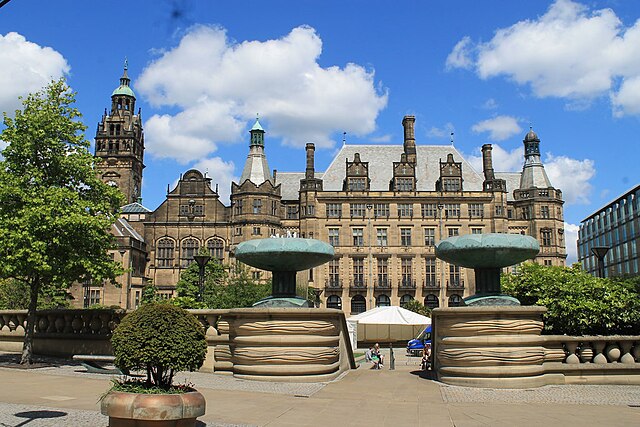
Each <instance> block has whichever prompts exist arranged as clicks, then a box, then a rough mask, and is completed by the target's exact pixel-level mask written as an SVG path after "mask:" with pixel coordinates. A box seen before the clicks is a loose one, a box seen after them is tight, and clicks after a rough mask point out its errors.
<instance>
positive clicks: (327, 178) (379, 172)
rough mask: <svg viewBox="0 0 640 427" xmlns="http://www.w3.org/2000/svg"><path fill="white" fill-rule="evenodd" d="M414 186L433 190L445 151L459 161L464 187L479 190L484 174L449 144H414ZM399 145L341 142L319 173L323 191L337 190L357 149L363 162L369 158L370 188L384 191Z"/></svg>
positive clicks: (445, 157)
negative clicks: (321, 174)
mask: <svg viewBox="0 0 640 427" xmlns="http://www.w3.org/2000/svg"><path fill="white" fill-rule="evenodd" d="M416 149H417V156H416V157H417V167H416V179H417V183H416V189H417V190H418V191H435V188H436V181H437V180H438V178H439V177H440V160H442V161H446V160H447V154H453V158H454V160H455V161H457V162H462V178H463V183H462V187H463V189H464V191H482V183H483V181H484V177H483V176H482V175H481V174H479V173H478V172H476V171H475V170H474V169H473V167H472V166H471V164H470V163H469V162H467V160H466V159H464V158H463V157H462V155H461V154H460V152H458V150H456V148H455V147H453V146H451V145H423V146H417V147H416ZM403 152H404V151H403V147H402V145H348V144H347V145H343V146H342V148H341V149H340V151H339V152H338V154H337V155H336V157H335V158H334V159H333V161H332V162H331V164H330V165H329V167H328V168H327V170H326V171H325V172H324V174H323V177H322V178H323V180H324V184H323V186H324V190H325V191H341V190H342V183H343V181H344V179H345V173H346V167H345V166H346V160H347V159H348V160H349V161H353V158H354V155H355V153H360V159H361V160H362V161H363V162H369V178H370V179H371V187H370V189H371V191H388V190H389V182H390V181H391V179H392V178H393V162H398V161H400V156H401V155H402V153H403Z"/></svg>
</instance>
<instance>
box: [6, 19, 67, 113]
mask: <svg viewBox="0 0 640 427" xmlns="http://www.w3.org/2000/svg"><path fill="white" fill-rule="evenodd" d="M69 69H70V67H69V64H68V63H67V61H66V60H65V59H64V57H63V56H62V55H61V54H60V53H58V52H56V51H55V50H53V49H52V48H50V47H42V46H39V45H37V44H35V43H32V42H30V41H27V40H26V39H25V38H24V36H22V35H20V34H18V33H14V32H11V33H7V34H6V35H4V36H3V35H2V34H0V88H2V90H0V112H3V111H5V112H7V113H10V114H12V115H13V112H14V111H15V110H16V109H17V108H19V107H20V105H21V103H20V101H19V100H18V97H19V96H25V95H27V94H28V93H30V92H35V91H38V90H40V89H42V88H43V87H44V86H46V85H47V84H48V83H49V82H50V81H51V80H55V79H58V78H60V77H62V76H63V75H65V74H66V73H68V72H69Z"/></svg>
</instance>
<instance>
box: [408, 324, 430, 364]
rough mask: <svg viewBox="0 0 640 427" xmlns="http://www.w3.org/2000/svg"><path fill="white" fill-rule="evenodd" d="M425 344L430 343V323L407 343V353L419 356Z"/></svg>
mask: <svg viewBox="0 0 640 427" xmlns="http://www.w3.org/2000/svg"><path fill="white" fill-rule="evenodd" d="M426 344H429V345H431V325H429V326H427V327H426V328H425V329H424V331H422V332H420V334H419V335H418V336H417V337H416V338H415V339H412V340H411V341H409V342H408V343H407V355H409V356H421V355H422V350H423V349H424V347H425V345H426Z"/></svg>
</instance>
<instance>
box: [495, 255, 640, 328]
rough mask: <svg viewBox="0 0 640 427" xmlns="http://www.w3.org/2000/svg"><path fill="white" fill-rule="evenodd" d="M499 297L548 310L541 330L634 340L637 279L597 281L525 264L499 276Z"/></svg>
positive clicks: (576, 270) (575, 271)
mask: <svg viewBox="0 0 640 427" xmlns="http://www.w3.org/2000/svg"><path fill="white" fill-rule="evenodd" d="M501 282H502V290H503V292H504V293H506V294H508V295H511V296H514V297H516V298H518V299H519V300H520V302H521V303H522V305H540V306H545V307H547V309H548V311H547V313H546V317H545V331H546V332H547V333H551V334H567V335H615V334H624V335H629V334H631V335H637V334H638V333H640V294H639V293H638V287H637V280H634V279H600V278H596V277H593V276H591V275H590V274H588V273H586V272H585V271H583V270H582V269H581V268H580V267H579V266H578V265H574V266H573V267H546V266H542V265H538V264H531V263H526V264H523V265H522V266H521V268H520V269H519V272H518V273H517V274H504V275H503V276H502V280H501Z"/></svg>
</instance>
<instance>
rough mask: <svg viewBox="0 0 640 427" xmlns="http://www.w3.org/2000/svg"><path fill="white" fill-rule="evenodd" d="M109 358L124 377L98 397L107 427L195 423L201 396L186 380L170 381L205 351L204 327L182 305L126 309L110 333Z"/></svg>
mask: <svg viewBox="0 0 640 427" xmlns="http://www.w3.org/2000/svg"><path fill="white" fill-rule="evenodd" d="M111 344H112V347H113V353H114V356H115V362H114V364H115V365H116V366H117V367H118V368H120V370H121V371H122V372H133V371H136V370H137V371H142V372H146V378H145V379H141V378H136V377H125V378H124V379H122V380H117V381H114V385H113V387H112V388H111V390H109V392H107V393H106V394H105V395H104V396H103V398H102V405H101V407H102V408H101V409H102V413H103V414H105V415H108V416H109V426H110V427H129V426H131V427H133V426H136V427H142V426H163V427H165V426H166V427H169V426H176V427H178V426H180V427H187V426H189V427H190V426H195V423H196V419H197V417H199V416H201V415H204V412H205V400H204V396H202V394H200V393H199V392H197V391H196V390H194V389H193V388H191V387H189V386H188V385H174V384H173V377H174V374H175V373H176V372H178V371H195V370H197V369H199V368H200V367H201V366H202V363H203V362H204V359H205V355H206V352H207V344H206V341H205V334H204V329H203V327H202V325H201V324H200V322H199V321H198V319H196V317H195V316H193V315H192V314H190V313H188V312H187V311H186V310H184V309H182V308H179V307H176V306H173V305H170V304H166V303H149V304H144V305H142V306H141V307H140V308H138V309H137V310H136V311H134V312H133V313H130V314H128V315H127V316H126V317H125V318H124V319H122V321H121V322H120V324H119V325H118V327H117V328H116V329H115V331H114V332H113V336H112V338H111Z"/></svg>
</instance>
